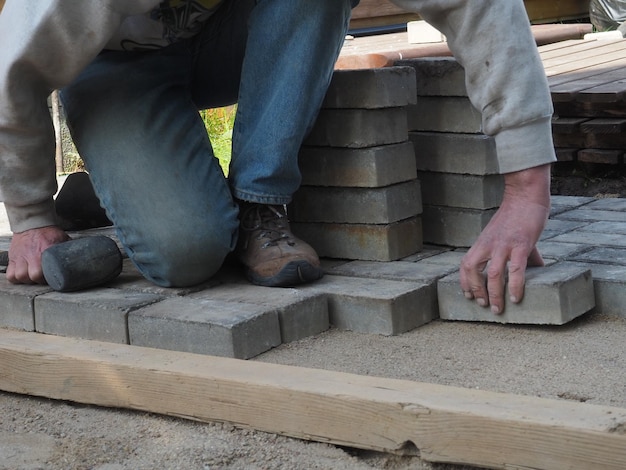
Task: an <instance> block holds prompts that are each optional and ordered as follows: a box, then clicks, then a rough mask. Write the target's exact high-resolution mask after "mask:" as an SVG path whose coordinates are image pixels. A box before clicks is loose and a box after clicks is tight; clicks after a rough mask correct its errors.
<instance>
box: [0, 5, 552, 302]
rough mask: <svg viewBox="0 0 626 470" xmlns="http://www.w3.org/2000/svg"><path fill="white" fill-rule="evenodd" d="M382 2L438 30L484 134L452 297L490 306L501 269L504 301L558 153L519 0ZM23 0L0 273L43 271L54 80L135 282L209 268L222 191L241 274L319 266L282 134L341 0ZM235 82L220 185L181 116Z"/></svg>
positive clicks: (4, 110)
mask: <svg viewBox="0 0 626 470" xmlns="http://www.w3.org/2000/svg"><path fill="white" fill-rule="evenodd" d="M394 2H395V3H397V4H398V5H400V6H402V7H404V8H407V9H414V10H418V11H419V12H420V14H421V15H422V16H423V17H424V18H425V19H427V20H428V21H430V22H431V23H432V24H433V25H434V26H436V27H437V28H439V29H440V30H441V31H442V32H443V33H444V34H446V36H447V38H448V41H449V44H450V47H451V49H452V51H453V52H454V54H455V56H456V57H457V59H458V60H459V61H460V63H461V64H462V65H463V66H464V67H465V69H466V73H467V85H468V91H469V94H470V97H471V99H472V101H473V103H474V105H475V106H476V107H477V108H478V109H480V110H481V111H482V113H483V120H484V130H485V132H486V133H487V134H491V135H494V136H495V139H496V146H497V150H498V156H499V161H500V169H501V172H502V173H504V174H505V181H506V190H505V195H504V199H503V202H502V205H501V207H500V209H499V210H498V212H497V213H496V215H495V216H494V217H493V219H492V221H491V222H490V224H489V225H488V226H487V227H486V228H485V230H484V231H483V233H482V234H481V235H480V237H479V238H478V240H477V241H476V243H475V244H474V246H473V247H472V248H471V249H470V251H469V252H468V254H467V256H466V257H465V258H464V260H463V263H462V266H461V284H462V288H463V290H464V291H465V293H466V297H467V298H469V299H475V300H476V301H477V302H478V303H479V304H481V305H484V306H487V305H491V309H492V311H493V312H494V313H500V312H501V311H502V308H503V304H504V302H503V296H504V279H505V277H506V275H507V270H508V277H509V296H510V298H511V300H512V301H513V302H519V301H521V299H522V296H523V287H524V272H525V268H526V266H527V264H539V265H540V264H542V260H541V256H540V255H539V253H538V252H537V250H536V248H535V244H536V242H537V240H538V238H539V235H540V233H541V231H542V229H543V226H544V224H545V222H546V220H547V216H548V212H549V164H550V163H551V162H552V161H554V159H555V158H554V150H553V148H552V141H551V133H550V116H551V113H552V108H551V102H550V96H549V93H548V88H547V84H546V80H545V75H544V73H543V69H542V67H541V62H540V61H539V58H538V55H537V51H536V48H535V45H534V41H533V38H532V35H531V33H530V28H529V25H528V20H527V17H526V13H525V10H524V7H523V3H522V1H521V0H506V1H502V0H481V1H478V0H477V1H475V2H467V1H463V0H437V1H434V0H432V1H420V0H394ZM23 3H26V2H21V1H20V0H9V1H8V2H7V5H6V7H5V11H4V12H3V13H2V15H0V44H2V45H3V46H2V47H3V49H0V58H1V60H0V102H1V103H2V107H1V108H0V165H2V167H1V168H0V170H1V176H0V188H1V189H2V191H3V199H4V201H5V204H6V207H7V211H8V213H9V218H10V221H11V226H12V230H13V231H14V233H15V235H14V238H13V242H12V244H11V249H10V266H9V267H8V270H7V277H8V278H9V280H11V281H12V282H41V281H42V278H41V266H40V258H39V256H40V253H41V251H42V250H43V249H45V248H46V247H47V246H49V245H51V244H54V243H58V242H60V241H63V240H65V239H66V235H65V234H64V233H63V232H62V231H61V230H60V229H58V228H57V227H55V225H54V218H53V214H52V212H51V205H52V199H51V194H52V193H53V192H54V175H53V162H52V158H51V155H53V153H54V152H53V150H52V148H51V146H52V138H51V136H50V133H51V132H50V125H49V119H47V118H46V117H45V114H46V113H47V109H46V108H45V106H44V104H45V97H46V96H47V93H49V91H50V90H52V89H53V88H60V87H63V86H66V85H68V84H69V86H67V88H66V89H65V90H64V93H63V96H64V103H65V106H66V109H67V111H68V114H69V120H70V123H71V126H72V132H73V136H74V139H75V141H76V142H77V145H78V149H79V151H80V152H81V155H82V156H83V159H84V160H85V162H86V164H87V168H88V169H89V170H90V172H91V176H92V179H93V182H94V186H95V188H96V190H97V192H98V194H99V196H100V197H101V199H102V201H103V204H104V206H105V207H106V209H107V212H108V214H109V216H110V218H111V219H112V220H113V221H114V222H115V224H116V227H117V229H118V233H119V235H120V239H121V240H122V242H123V243H124V245H125V246H126V249H127V251H128V252H129V256H130V257H131V259H133V261H134V262H135V264H136V265H137V266H138V267H139V269H140V270H141V271H142V273H143V274H144V275H145V276H146V277H147V278H148V279H151V280H153V281H154V282H156V283H158V284H162V285H188V284H193V283H196V282H200V281H201V280H203V279H206V278H208V277H210V275H211V274H213V273H214V272H215V271H216V270H217V269H218V268H219V266H220V265H221V262H222V260H223V259H224V257H225V256H226V254H227V253H228V251H229V250H231V249H233V248H234V247H235V243H236V242H235V239H236V238H237V230H238V229H237V227H238V222H237V216H236V214H237V211H238V209H237V206H239V210H240V212H241V216H240V217H241V219H242V220H241V224H240V226H241V230H239V239H240V240H239V243H238V248H237V251H238V252H239V256H240V259H242V260H243V261H244V263H245V264H246V265H247V266H248V275H249V278H250V279H251V280H252V282H256V283H259V284H263V285H290V284H296V283H299V282H306V281H310V280H314V279H315V278H317V277H319V276H321V270H319V264H318V261H317V256H316V255H315V253H314V252H312V250H310V247H308V245H306V244H304V243H303V242H302V241H300V240H297V239H295V237H293V235H291V233H290V232H289V229H288V223H287V220H286V214H285V213H284V211H282V210H281V208H280V206H281V204H285V203H287V202H288V201H289V200H290V197H291V194H292V193H293V192H294V191H295V190H296V188H297V186H298V184H299V181H300V180H299V173H298V171H297V148H298V146H299V145H300V143H301V141H302V138H303V136H304V135H305V134H306V131H307V130H308V128H309V126H310V125H311V123H312V122H313V119H314V117H315V114H316V113H317V110H318V108H319V105H320V103H321V100H322V98H323V94H324V91H325V87H326V85H327V83H328V81H329V78H330V74H331V72H332V63H333V62H334V58H335V57H336V56H337V53H338V51H339V48H340V47H341V44H342V38H343V34H344V32H345V26H346V24H347V21H348V16H349V10H350V6H354V4H356V3H357V2H356V1H354V2H352V3H353V4H352V5H350V4H349V2H347V1H346V0H309V1H306V0H289V1H287V0H280V1H279V0H259V1H252V0H249V1H241V2H238V1H236V0H224V2H223V3H220V2H218V1H204V2H190V1H187V2H185V1H176V2H175V1H171V2H159V1H157V0H152V1H151V0H143V1H138V2H134V3H133V4H132V6H130V7H129V6H127V5H126V3H127V2H124V1H122V0H117V1H115V0H108V1H99V2H90V1H84V0H83V1H80V2H79V1H76V2H67V1H66V2H61V1H60V0H57V1H53V0H46V1H43V0H42V1H41V2H37V4H36V6H24V5H23ZM62 3H63V5H62ZM68 4H70V5H71V6H67V5H68ZM170 4H171V5H170ZM177 8H178V9H177ZM194 18H195V19H198V22H197V23H194V21H193V19H194ZM147 19H148V20H151V21H152V22H153V23H150V24H151V25H152V29H151V30H152V32H153V35H152V40H148V39H150V38H149V37H147V36H150V35H149V34H147V31H149V30H150V28H146V27H145V25H146V23H145V22H146V20H147ZM189 20H192V21H189ZM155 22H156V29H155ZM142 25H143V26H144V28H143V29H142V28H141V26H142ZM181 25H183V26H184V27H182V28H181V27H180V26H181ZM137 31H143V34H139V35H137V34H136V32H137ZM242 31H245V33H242ZM246 34H247V38H243V37H242V36H245V35H246ZM164 40H165V42H166V46H167V47H164V44H163V41H164ZM110 48H113V49H120V48H121V49H124V51H109V50H108V49H110ZM147 48H152V49H154V51H152V52H146V50H145V49H147ZM103 49H107V50H106V51H105V52H104V53H102V54H99V55H97V54H98V53H99V52H100V51H101V50H103ZM96 55H97V57H96ZM241 58H242V59H241ZM94 59H95V60H94ZM181 70H182V71H185V72H184V73H181ZM79 72H80V76H78V77H76V75H77V74H78V73H79ZM239 76H240V77H241V80H238V79H239ZM70 83H71V84H70ZM237 92H238V101H239V107H238V116H237V121H236V124H235V129H234V134H233V157H232V158H233V161H232V165H231V173H230V177H229V182H228V183H229V184H230V187H229V186H228V184H227V183H226V182H225V181H223V180H222V178H221V174H219V168H218V166H217V165H216V164H215V163H214V162H213V161H212V160H214V159H212V157H210V155H211V151H210V144H208V141H206V137H203V138H200V137H198V136H199V135H200V134H201V132H200V129H199V127H198V126H199V125H200V124H199V123H198V121H197V119H192V118H191V114H192V110H193V111H194V112H195V109H196V108H202V107H210V106H218V105H223V104H227V103H230V102H233V101H234V100H235V99H237V98H236V96H237ZM198 155H200V157H198ZM46 162H47V163H46ZM231 195H232V197H234V201H233V199H232V197H231ZM249 203H252V204H249ZM259 204H260V205H259ZM522 221H523V223H521V222H522ZM259 253H260V254H259ZM259 260H260V261H259ZM485 269H486V270H487V282H486V283H485V281H484V280H483V272H484V271H485ZM283 270H286V271H285V273H284V274H283Z"/></svg>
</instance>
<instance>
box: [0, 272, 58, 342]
mask: <svg viewBox="0 0 626 470" xmlns="http://www.w3.org/2000/svg"><path fill="white" fill-rule="evenodd" d="M48 292H52V289H50V288H49V287H48V286H25V285H15V284H11V283H10V282H9V281H7V279H6V276H4V275H2V276H1V277H0V319H1V322H2V323H1V324H0V326H2V327H6V328H15V329H18V330H24V331H35V308H34V301H35V298H36V297H37V296H39V295H42V294H45V293H48Z"/></svg>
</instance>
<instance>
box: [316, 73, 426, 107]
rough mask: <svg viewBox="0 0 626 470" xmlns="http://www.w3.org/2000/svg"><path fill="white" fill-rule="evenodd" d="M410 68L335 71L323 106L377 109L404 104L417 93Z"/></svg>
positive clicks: (412, 101) (411, 101)
mask: <svg viewBox="0 0 626 470" xmlns="http://www.w3.org/2000/svg"><path fill="white" fill-rule="evenodd" d="M415 87H416V80H415V70H414V69H413V67H382V68H372V69H355V70H337V71H335V73H333V78H332V80H331V82H330V86H329V88H328V91H327V92H326V97H325V98H324V102H323V104H322V107H323V108H341V109H346V108H352V109H357V108H358V109H377V108H390V107H397V106H406V105H408V104H409V103H414V102H415V97H416V96H417V90H416V89H415Z"/></svg>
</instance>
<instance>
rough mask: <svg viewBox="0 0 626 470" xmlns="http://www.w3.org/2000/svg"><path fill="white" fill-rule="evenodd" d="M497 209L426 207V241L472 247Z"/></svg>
mask: <svg viewBox="0 0 626 470" xmlns="http://www.w3.org/2000/svg"><path fill="white" fill-rule="evenodd" d="M495 212H496V210H495V209H488V210H477V209H462V208H458V207H447V206H431V205H424V208H423V211H422V221H423V234H424V241H425V242H427V243H434V244H436V245H449V246H454V247H469V246H472V244H473V243H474V241H475V240H476V238H477V237H478V235H480V233H481V232H482V230H483V229H484V228H485V226H486V225H487V223H489V220H490V219H491V217H493V214H495Z"/></svg>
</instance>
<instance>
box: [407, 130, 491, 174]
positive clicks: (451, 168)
mask: <svg viewBox="0 0 626 470" xmlns="http://www.w3.org/2000/svg"><path fill="white" fill-rule="evenodd" d="M409 140H410V141H411V142H413V145H414V146H415V159H416V163H417V171H418V174H419V172H420V171H437V172H441V173H460V174H468V175H493V174H498V173H499V165H498V159H497V156H496V144H495V141H494V139H493V138H492V137H488V136H486V135H483V134H451V133H438V132H409Z"/></svg>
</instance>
